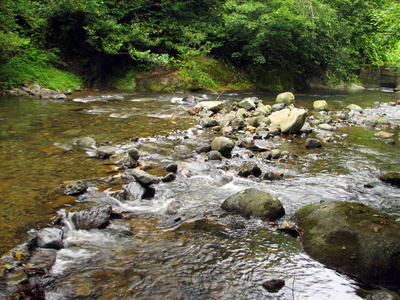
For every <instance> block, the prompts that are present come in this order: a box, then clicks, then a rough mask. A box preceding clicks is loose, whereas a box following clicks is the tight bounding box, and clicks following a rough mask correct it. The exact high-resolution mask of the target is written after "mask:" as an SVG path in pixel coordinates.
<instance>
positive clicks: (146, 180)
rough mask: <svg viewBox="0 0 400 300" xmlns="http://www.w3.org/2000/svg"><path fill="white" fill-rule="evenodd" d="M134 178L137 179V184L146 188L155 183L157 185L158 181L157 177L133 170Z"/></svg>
mask: <svg viewBox="0 0 400 300" xmlns="http://www.w3.org/2000/svg"><path fill="white" fill-rule="evenodd" d="M132 176H133V177H134V178H135V179H136V181H137V182H139V183H140V184H142V185H144V186H149V185H151V184H153V183H157V182H158V179H157V177H156V176H154V175H151V174H149V173H147V172H145V171H143V170H138V169H133V170H132Z"/></svg>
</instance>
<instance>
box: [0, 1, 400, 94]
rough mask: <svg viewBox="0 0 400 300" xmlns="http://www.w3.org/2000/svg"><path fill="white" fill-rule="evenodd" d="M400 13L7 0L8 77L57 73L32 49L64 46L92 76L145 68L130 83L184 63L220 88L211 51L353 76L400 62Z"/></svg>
mask: <svg viewBox="0 0 400 300" xmlns="http://www.w3.org/2000/svg"><path fill="white" fill-rule="evenodd" d="M399 17H400V4H399V3H398V1H389V0H299V1H286V0H248V1H245V0H152V1H149V0H136V1H127V0H121V1H114V0H102V1H100V0H86V1H82V0H46V1H38V0H32V1H28V0H0V68H1V69H3V68H5V71H2V77H1V78H2V79H1V80H2V86H8V87H9V86H12V85H14V84H19V83H20V81H21V78H22V77H27V78H28V79H29V80H39V79H38V78H39V77H40V78H41V79H40V80H41V81H43V82H49V80H50V79H45V77H46V76H45V75H44V73H43V72H44V67H43V64H44V63H45V64H47V66H50V68H48V69H49V70H53V71H54V70H56V69H57V67H58V65H57V63H56V60H54V59H53V60H47V61H45V59H44V58H43V55H39V56H38V55H36V54H35V55H36V56H35V57H30V58H29V55H33V54H32V53H31V52H35V51H36V50H29V49H40V50H42V53H47V54H46V55H45V56H48V53H49V52H48V50H49V49H58V50H59V51H58V54H59V56H60V57H61V58H62V60H63V61H65V62H67V66H66V68H67V69H68V70H69V71H73V72H74V73H77V74H80V75H82V76H83V77H84V78H85V80H86V83H87V84H88V85H96V84H103V83H104V82H107V81H108V82H110V80H109V78H110V77H111V78H113V77H119V78H123V77H124V76H121V74H119V72H120V70H121V69H123V70H125V69H126V68H124V66H125V65H126V64H129V66H130V68H129V70H135V71H131V73H129V74H128V75H127V76H126V81H125V82H124V81H121V82H120V84H121V86H129V87H133V85H132V84H133V82H134V81H133V80H132V79H133V77H134V76H135V75H134V74H135V73H137V74H139V73H140V72H141V71H145V70H160V69H162V70H165V69H171V68H173V67H174V66H178V67H179V69H180V71H179V73H180V75H181V76H182V78H183V86H184V87H185V88H192V89H196V88H207V89H217V88H219V86H220V85H221V83H220V82H226V78H225V79H224V80H220V79H218V78H217V77H218V76H221V74H220V75H216V74H215V72H213V70H216V69H220V68H216V67H215V65H213V64H215V60H212V59H211V60H209V59H206V57H211V58H217V59H219V60H221V61H224V62H227V63H228V64H229V65H230V66H231V67H232V68H231V69H238V68H239V69H247V70H250V73H253V75H254V76H253V78H260V76H261V75H260V74H258V75H257V74H255V72H257V70H263V72H262V73H263V74H264V73H265V74H267V75H268V76H267V77H269V78H271V80H272V82H271V84H268V83H267V82H265V83H262V84H261V85H259V86H264V87H267V86H270V87H274V88H276V87H278V86H281V87H282V88H284V87H286V86H294V87H295V88H304V87H307V85H308V83H309V82H310V81H313V80H315V79H323V80H322V81H329V82H331V83H332V82H341V81H348V80H352V79H353V76H354V74H356V73H357V71H358V70H359V69H360V67H362V66H363V65H364V64H372V65H382V64H390V65H396V64H398V61H399V41H400V25H399V22H395V21H394V20H398V19H399ZM35 60H36V63H33V62H34V61H35ZM23 61H24V62H27V63H28V66H25V67H24V66H23V63H22V62H23ZM10 66H18V68H16V69H14V70H12V69H11V67H10ZM52 68H53V69H52ZM32 69H34V70H35V72H31V71H28V70H32ZM53 71H51V72H53ZM18 72H23V74H18ZM48 72H50V71H48ZM54 72H55V71H54ZM276 73H278V74H283V75H281V76H278V77H279V78H277V79H274V78H272V77H271V76H273V74H276ZM32 74H36V75H32ZM39 74H41V75H39ZM228 74H231V73H230V72H228ZM22 75H24V76H22ZM7 76H11V77H7ZM35 76H36V77H35ZM38 76H39V77H38ZM63 76H64V75H62V76H61V75H60V74H58V75H57V76H56V77H63ZM239 81H240V80H239ZM71 84H72V82H71ZM64 85H66V84H65V83H64Z"/></svg>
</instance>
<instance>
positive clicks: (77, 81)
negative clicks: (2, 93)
mask: <svg viewBox="0 0 400 300" xmlns="http://www.w3.org/2000/svg"><path fill="white" fill-rule="evenodd" d="M57 61H58V57H57V56H56V55H55V54H54V53H51V52H49V51H43V50H37V49H27V50H25V51H24V52H22V53H20V54H18V55H16V56H15V57H13V58H11V59H10V60H9V61H8V62H7V63H6V64H4V65H3V66H1V69H0V85H1V87H2V88H5V89H7V88H12V87H16V86H21V85H22V84H24V83H26V82H28V83H29V84H34V83H36V84H39V85H41V86H43V87H48V88H51V89H61V90H67V89H70V88H71V89H74V88H77V87H79V86H82V80H81V78H80V77H78V76H76V75H73V74H71V73H69V72H66V71H62V70H60V69H57V68H56V67H54V65H55V64H56V65H57V64H58V65H59V63H58V62H57Z"/></svg>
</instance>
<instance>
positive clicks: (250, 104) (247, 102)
mask: <svg viewBox="0 0 400 300" xmlns="http://www.w3.org/2000/svg"><path fill="white" fill-rule="evenodd" d="M237 106H238V107H240V108H244V109H245V110H255V109H256V107H257V106H256V104H255V103H254V99H253V98H245V99H244V100H242V101H240V102H239V103H238V104H237Z"/></svg>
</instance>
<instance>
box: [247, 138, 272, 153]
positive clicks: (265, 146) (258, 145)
mask: <svg viewBox="0 0 400 300" xmlns="http://www.w3.org/2000/svg"><path fill="white" fill-rule="evenodd" d="M275 148H276V146H275V144H274V143H272V142H269V141H264V140H254V141H252V142H250V143H249V144H248V145H247V149H250V150H251V151H257V152H264V151H268V150H271V149H275Z"/></svg>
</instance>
